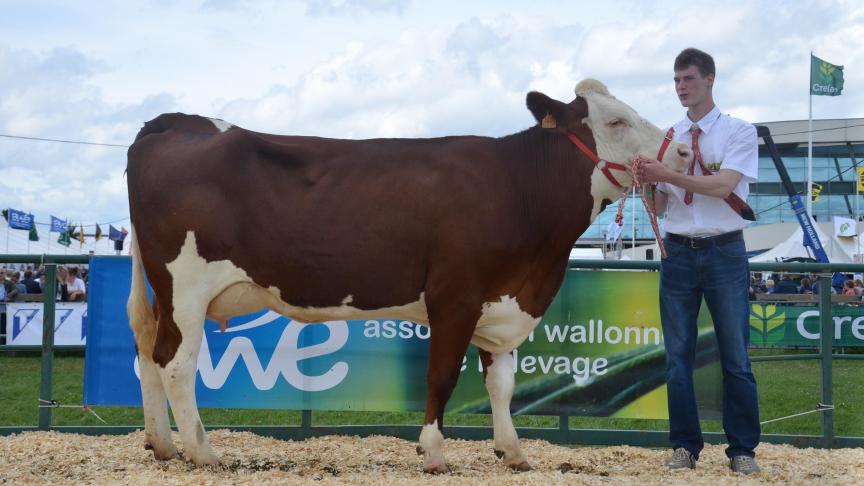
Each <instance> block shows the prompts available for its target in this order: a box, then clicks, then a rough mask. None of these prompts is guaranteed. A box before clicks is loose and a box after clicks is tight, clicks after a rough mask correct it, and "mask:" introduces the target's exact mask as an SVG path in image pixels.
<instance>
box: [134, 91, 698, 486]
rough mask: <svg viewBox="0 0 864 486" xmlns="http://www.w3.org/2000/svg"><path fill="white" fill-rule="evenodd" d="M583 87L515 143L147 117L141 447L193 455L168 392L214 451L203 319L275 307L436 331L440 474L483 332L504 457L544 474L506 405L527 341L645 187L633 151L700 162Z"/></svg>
mask: <svg viewBox="0 0 864 486" xmlns="http://www.w3.org/2000/svg"><path fill="white" fill-rule="evenodd" d="M575 92H576V98H575V99H574V100H573V101H571V102H570V103H564V102H561V101H558V100H555V99H552V98H550V97H548V96H546V95H544V94H542V93H539V92H530V93H528V95H527V100H526V102H527V106H528V109H529V110H530V112H531V113H532V115H533V116H534V118H535V120H536V121H537V122H538V124H537V125H535V126H533V127H531V128H529V129H527V130H524V131H522V132H519V133H516V134H513V135H509V136H505V137H501V138H491V137H478V136H450V137H442V138H428V139H369V140H344V139H329V138H320V137H310V136H279V135H270V134H265V133H258V132H253V131H250V130H245V129H243V128H240V127H238V126H234V125H232V124H230V123H227V122H224V121H222V120H215V119H210V118H204V117H201V116H196V115H185V114H180V113H175V114H163V115H160V116H158V117H156V118H155V119H153V120H151V121H149V122H147V123H145V125H144V127H143V128H142V129H141V130H140V132H139V133H138V135H137V137H136V138H135V142H134V143H133V144H132V145H131V146H130V148H129V151H128V165H127V171H128V175H127V177H128V189H129V209H130V215H131V222H132V226H133V228H134V230H133V238H132V245H133V247H132V251H133V276H132V290H131V293H130V296H129V302H128V307H127V309H128V313H129V318H130V324H131V327H132V329H133V331H134V334H135V341H136V349H137V353H138V358H139V368H140V377H141V394H142V398H143V408H144V421H145V426H144V427H145V441H146V444H145V446H146V447H147V448H148V449H152V451H153V454H154V456H155V457H156V458H157V459H170V458H173V457H177V455H178V453H177V449H176V448H175V445H174V443H173V442H172V439H171V435H170V432H171V431H170V427H169V421H168V413H167V408H166V398H167V400H169V401H170V403H171V407H172V410H173V412H174V417H175V420H176V423H177V427H178V429H179V433H180V438H181V440H182V443H183V448H184V451H183V456H184V457H185V459H186V460H189V461H192V462H194V463H195V464H196V465H203V464H216V463H218V458H217V456H216V454H215V453H214V451H213V449H212V448H211V446H210V444H209V441H208V439H207V434H206V433H205V431H204V428H203V426H202V424H201V420H200V417H199V414H198V409H197V405H196V400H195V376H196V363H197V357H198V352H199V349H200V347H201V339H202V334H203V322H204V319H205V317H207V318H210V319H213V320H215V321H216V322H219V323H221V325H222V327H223V329H224V327H225V326H226V320H227V319H228V318H229V317H230V316H233V315H239V314H243V313H251V312H254V311H258V310H260V309H263V308H269V309H272V310H274V311H276V312H278V313H281V314H283V315H285V316H288V317H290V318H292V319H295V320H298V321H301V322H325V321H330V320H347V319H368V318H373V317H379V318H380V317H386V318H390V319H404V320H409V321H413V322H415V323H418V324H421V325H425V326H429V328H430V333H431V337H430V343H429V362H428V367H427V376H426V380H427V402H426V415H425V419H424V422H423V427H422V429H421V433H420V438H419V446H418V447H417V449H418V453H419V454H422V455H423V456H424V458H423V460H424V465H423V469H424V471H426V472H430V473H441V472H446V471H448V470H449V468H448V466H447V463H446V462H445V459H444V452H443V444H444V436H443V434H442V432H443V425H444V423H443V418H444V407H445V405H446V403H447V401H448V399H449V398H450V395H451V393H452V391H453V388H454V386H455V385H456V382H457V379H458V377H459V370H460V367H461V365H462V359H463V356H464V355H465V353H466V350H467V348H468V344H469V343H474V344H475V345H476V346H477V347H478V348H479V350H480V358H481V362H482V367H483V373H484V381H485V385H486V388H487V390H488V393H489V397H490V402H491V408H492V419H493V429H494V446H495V452H496V453H497V454H498V455H499V457H502V458H503V461H504V463H505V464H506V465H507V466H509V467H510V468H513V469H515V470H520V471H524V470H529V469H530V465H529V463H528V461H527V459H526V458H525V456H524V455H523V453H522V451H521V449H520V445H519V439H518V437H517V434H516V430H515V428H514V427H513V423H512V420H511V416H510V400H511V397H512V395H513V388H514V372H513V370H514V368H513V355H512V351H513V350H514V349H515V348H516V347H517V346H519V344H520V343H522V342H523V341H524V340H525V338H526V337H527V336H528V334H529V333H530V332H531V331H532V330H533V329H534V327H535V326H537V324H538V323H539V321H540V318H541V316H542V315H543V313H544V311H546V309H547V307H548V306H549V304H550V303H551V302H552V299H553V298H554V297H555V295H556V293H557V292H558V289H559V287H560V286H561V283H562V281H563V279H564V274H565V270H566V268H567V264H568V258H569V253H570V250H571V248H572V246H573V244H574V242H575V241H576V239H577V238H578V237H579V236H580V235H581V234H582V233H583V232H584V231H585V230H586V228H588V225H589V224H590V223H591V221H592V220H593V219H594V218H595V217H596V216H597V214H598V213H599V212H600V211H601V210H602V209H603V208H604V207H605V205H606V204H609V203H610V202H612V201H614V200H615V199H616V198H617V197H618V196H619V194H620V192H621V190H622V187H621V186H622V185H626V184H628V183H629V182H630V180H631V179H630V175H629V173H628V172H627V170H626V168H627V167H628V166H629V164H630V163H632V160H633V159H634V158H635V157H638V156H645V157H655V158H660V159H661V161H662V162H663V163H664V164H665V165H667V166H668V167H670V168H673V169H674V170H678V171H681V170H683V168H684V167H685V166H686V165H687V164H688V163H689V162H690V160H691V159H692V153H691V151H690V149H689V147H687V146H686V145H683V144H678V143H675V142H671V145H670V141H671V140H670V139H671V137H670V135H669V134H668V133H667V134H666V137H665V140H664V133H663V132H662V131H661V130H660V129H658V128H657V127H656V126H654V125H652V124H651V123H649V122H648V121H646V120H644V119H642V118H641V117H639V116H638V115H637V113H636V112H635V111H634V110H633V109H632V108H630V107H629V106H627V105H626V104H624V103H623V102H621V101H619V100H618V99H616V98H615V97H613V96H612V95H611V94H610V93H609V91H608V89H607V88H606V87H605V86H604V85H603V84H602V83H600V82H599V81H596V80H590V79H589V80H584V81H582V82H580V83H579V84H578V85H577V86H576V89H575ZM661 146H662V147H663V150H661ZM667 146H668V147H669V150H665V148H666V147H667ZM658 153H659V157H658ZM592 159H593V160H592ZM616 168H617V169H618V170H614V169H616ZM145 272H146V278H147V279H148V280H149V282H150V284H151V286H152V290H153V300H152V304H151V302H150V300H149V299H148V296H147V291H146V284H145Z"/></svg>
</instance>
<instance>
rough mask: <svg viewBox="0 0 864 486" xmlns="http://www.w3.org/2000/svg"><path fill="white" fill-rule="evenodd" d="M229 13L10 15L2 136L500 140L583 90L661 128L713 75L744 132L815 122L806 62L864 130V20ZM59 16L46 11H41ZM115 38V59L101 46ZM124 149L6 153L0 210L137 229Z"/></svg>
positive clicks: (338, 8) (783, 11) (29, 11)
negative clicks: (182, 131) (534, 109)
mask: <svg viewBox="0 0 864 486" xmlns="http://www.w3.org/2000/svg"><path fill="white" fill-rule="evenodd" d="M592 5H593V6H592V9H591V10H590V11H589V10H588V9H586V8H584V5H581V6H580V5H572V6H562V5H561V4H558V3H556V2H532V3H531V4H530V5H529V4H524V3H520V2H515V1H510V0H502V1H501V2H495V3H475V2H470V3H461V2H447V1H445V2H443V3H435V4H432V3H426V2H409V1H403V0H369V1H361V0H308V1H300V0H298V1H293V2H275V1H272V0H266V1H260V2H239V1H236V0H206V1H202V0H188V1H163V2H157V3H149V4H141V3H135V2H106V3H105V4H104V5H102V7H101V9H102V10H101V12H100V16H99V19H98V21H97V19H96V18H94V17H93V16H92V11H91V10H92V9H90V8H87V7H85V6H79V5H77V4H63V5H62V6H57V5H56V4H50V5H49V4H45V5H42V4H41V3H40V2H38V1H37V2H26V3H21V4H16V5H10V6H8V8H7V10H6V11H5V12H4V16H3V17H2V18H0V29H2V31H3V32H4V37H3V39H2V40H0V66H3V69H2V70H0V133H7V134H14V135H25V136H38V137H47V138H61V139H71V140H89V141H96V142H107V143H121V144H124V143H125V144H128V143H131V141H132V139H133V138H134V136H135V133H136V132H137V130H138V129H139V128H140V126H141V124H142V123H143V122H144V121H146V120H149V119H151V118H153V117H154V116H156V115H157V114H159V113H161V112H166V111H185V112H191V113H201V114H204V115H209V116H216V117H220V118H224V119H226V120H228V121H231V122H233V123H236V124H239V125H241V126H244V127H247V128H250V129H255V130H260V131H266V132H272V133H295V134H310V135H321V136H331V137H352V138H361V137H397V136H407V137H426V136H442V135H451V134H477V135H493V136H497V135H504V134H508V133H512V132H515V131H518V130H522V129H524V128H527V127H528V126H529V125H530V124H532V123H533V120H532V119H531V116H530V114H529V113H528V111H527V110H526V108H525V102H524V100H525V95H526V93H527V92H528V91H529V90H541V91H543V92H545V93H547V94H549V95H550V96H553V97H555V98H558V99H561V100H563V101H569V100H570V99H572V97H573V86H574V85H575V83H576V82H578V81H579V80H581V79H582V78H584V77H596V78H598V79H601V80H602V81H604V82H605V83H606V84H607V85H608V86H609V87H610V89H611V90H612V91H613V93H614V94H616V96H618V97H619V98H620V99H622V100H624V101H625V102H628V103H629V104H631V105H632V106H633V107H634V108H636V109H637V110H638V111H639V112H640V113H641V114H642V115H643V116H645V117H646V118H648V119H650V120H652V121H654V122H655V123H656V124H658V125H661V126H663V125H668V124H671V123H672V122H674V121H675V120H677V119H678V118H679V117H680V116H681V114H682V110H681V107H680V106H678V104H677V102H676V100H675V97H674V93H673V86H672V82H671V77H672V72H671V71H672V61H673V59H674V56H675V54H677V52H678V51H680V50H681V49H683V48H684V47H688V46H691V45H693V46H696V47H699V48H702V49H704V50H706V51H708V52H710V53H712V54H713V55H714V56H715V59H716V60H717V67H718V77H717V85H716V90H715V98H716V100H717V102H718V104H719V105H720V107H721V108H722V109H724V110H725V111H727V112H730V113H732V114H734V115H735V116H739V117H741V118H744V119H747V120H750V121H754V122H755V121H769V120H782V119H801V118H806V115H807V100H808V98H807V84H808V67H809V64H808V56H809V52H810V51H811V50H813V51H814V52H815V53H817V54H818V55H819V56H820V57H822V58H824V59H826V60H828V61H830V62H834V63H838V64H844V65H845V67H846V69H845V76H846V89H845V90H844V94H843V96H840V97H837V98H829V97H817V98H815V99H814V115H815V116H816V117H818V118H823V117H831V118H843V117H862V116H864V109H862V107H864V82H862V81H861V80H862V79H864V37H862V36H861V35H860V30H861V29H860V26H861V25H862V24H864V7H862V6H860V5H859V4H858V3H856V2H852V1H834V2H830V1H829V2H821V1H819V2H817V1H806V2H786V1H772V2H760V3H757V4H754V3H752V2H745V1H732V2H728V3H725V4H716V3H708V2H684V1H664V2H661V3H659V4H651V5H646V4H643V3H641V2H636V1H621V2H614V3H611V4H608V5H607V4H592ZM49 6H50V8H48V7H49ZM109 39H110V40H109ZM124 168H125V150H123V149H122V148H99V147H90V146H80V145H66V144H56V143H47V142H26V141H20V140H12V139H6V138H0V196H2V197H0V206H11V207H15V208H16V209H26V210H28V211H31V212H34V213H36V215H37V219H39V220H41V221H47V217H48V215H49V214H51V213H54V214H57V215H62V216H68V217H71V218H73V219H74V220H81V221H84V222H91V224H92V222H96V221H106V220H110V219H116V218H122V217H125V216H127V215H128V212H127V209H126V196H125V182H124V180H123V177H122V173H123V170H124Z"/></svg>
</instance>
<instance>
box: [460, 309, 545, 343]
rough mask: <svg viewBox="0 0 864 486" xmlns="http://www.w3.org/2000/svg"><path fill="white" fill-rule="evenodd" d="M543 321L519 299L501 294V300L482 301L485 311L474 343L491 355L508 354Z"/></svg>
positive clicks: (478, 322)
mask: <svg viewBox="0 0 864 486" xmlns="http://www.w3.org/2000/svg"><path fill="white" fill-rule="evenodd" d="M539 323H540V318H539V317H533V316H531V315H530V314H528V313H527V312H525V311H523V310H522V308H521V307H519V302H517V301H516V298H514V297H510V296H509V295H502V296H501V300H500V301H499V302H486V303H485V304H483V314H482V315H481V316H480V320H479V321H477V328H476V329H475V330H474V336H473V337H472V338H471V342H472V343H474V344H475V345H476V346H478V347H479V348H481V349H483V350H485V351H489V352H490V353H492V354H500V353H509V352H510V351H512V350H514V349H516V347H517V346H519V345H520V344H522V342H523V341H525V338H527V337H528V335H529V334H531V331H533V330H534V328H535V327H537V324H539Z"/></svg>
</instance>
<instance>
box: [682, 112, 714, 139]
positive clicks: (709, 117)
mask: <svg viewBox="0 0 864 486" xmlns="http://www.w3.org/2000/svg"><path fill="white" fill-rule="evenodd" d="M718 118H720V108H717V105H714V108H712V109H711V111H709V112H708V113H707V114H706V115H705V116H703V117H702V118H701V119H699V120H697V121H695V122H694V121H693V120H691V119H690V117H689V116H687V115H684V119H683V120H681V122H680V123H679V124H680V125H681V126H682V129H684V130H690V127H691V126H693V125H694V124H696V125H699V128H700V129H701V130H702V133H706V134H707V133H709V132H710V131H711V128H712V127H713V126H714V123H715V122H716V121H717V119H718Z"/></svg>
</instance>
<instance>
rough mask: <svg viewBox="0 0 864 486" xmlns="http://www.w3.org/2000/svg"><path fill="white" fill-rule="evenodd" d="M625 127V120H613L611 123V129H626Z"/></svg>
mask: <svg viewBox="0 0 864 486" xmlns="http://www.w3.org/2000/svg"><path fill="white" fill-rule="evenodd" d="M624 126H627V122H625V121H624V120H622V119H620V118H618V119H615V120H612V121H611V122H609V127H610V128H619V127H624Z"/></svg>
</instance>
